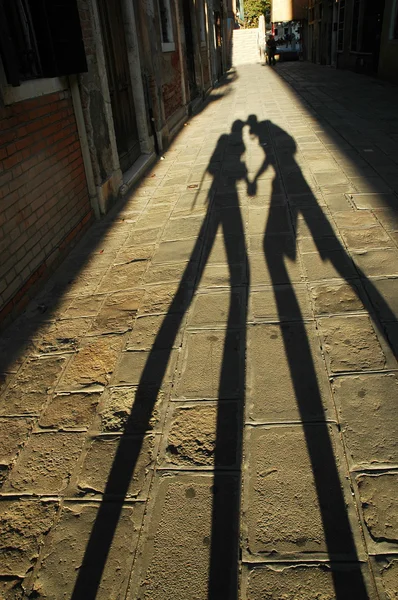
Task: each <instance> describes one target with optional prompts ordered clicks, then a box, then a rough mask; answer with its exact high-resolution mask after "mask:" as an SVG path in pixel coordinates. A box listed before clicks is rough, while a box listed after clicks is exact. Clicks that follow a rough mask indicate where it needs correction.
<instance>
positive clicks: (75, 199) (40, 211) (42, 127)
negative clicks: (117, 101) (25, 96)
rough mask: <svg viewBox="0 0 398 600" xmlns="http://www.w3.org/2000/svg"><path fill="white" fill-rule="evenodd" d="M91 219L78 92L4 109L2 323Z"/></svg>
mask: <svg viewBox="0 0 398 600" xmlns="http://www.w3.org/2000/svg"><path fill="white" fill-rule="evenodd" d="M91 217H92V211H91V207H90V202H89V197H88V192H87V185H86V177H85V173H84V166H83V159H82V154H81V150H80V142H79V136H78V132H77V127H76V121H75V117H74V111H73V106H72V99H71V97H70V92H69V91H64V92H58V93H54V94H49V95H46V96H41V97H39V98H34V99H31V100H27V101H23V102H18V103H16V104H13V105H10V106H6V107H3V108H0V253H1V254H0V255H1V261H0V323H1V322H2V321H3V322H4V320H5V319H6V318H9V317H10V315H12V314H13V313H16V312H18V310H20V309H21V308H22V305H23V304H24V303H25V302H26V301H27V300H28V299H29V290H30V289H31V288H32V286H33V284H36V283H37V281H38V280H39V279H41V278H43V277H44V276H45V274H46V272H47V271H48V270H49V269H50V265H51V264H53V263H54V262H56V261H57V258H59V257H61V256H62V255H63V254H64V253H65V252H66V250H67V247H68V245H69V244H70V243H71V241H72V239H73V238H74V237H75V235H76V234H77V233H78V232H79V230H81V229H82V227H83V226H84V224H85V223H87V222H88V221H89V220H90V219H91Z"/></svg>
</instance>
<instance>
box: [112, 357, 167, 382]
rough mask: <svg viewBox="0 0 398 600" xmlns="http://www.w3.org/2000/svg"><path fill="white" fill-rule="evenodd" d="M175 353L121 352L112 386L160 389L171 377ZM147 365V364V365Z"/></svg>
mask: <svg viewBox="0 0 398 600" xmlns="http://www.w3.org/2000/svg"><path fill="white" fill-rule="evenodd" d="M175 361H176V351H175V350H172V349H171V348H170V349H165V350H158V349H157V348H156V349H153V350H152V351H151V352H149V351H137V352H136V351H133V350H131V351H128V352H123V353H122V355H121V358H120V360H119V363H118V365H117V367H116V369H115V372H114V374H113V377H112V381H111V382H112V385H115V386H116V385H140V386H144V387H148V386H149V387H150V386H155V387H157V386H158V387H160V385H161V384H162V382H163V383H165V382H170V381H171V379H172V377H173V372H174V367H175ZM147 363H148V364H147Z"/></svg>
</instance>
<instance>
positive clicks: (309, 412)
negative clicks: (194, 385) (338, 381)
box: [247, 322, 335, 423]
mask: <svg viewBox="0 0 398 600" xmlns="http://www.w3.org/2000/svg"><path fill="white" fill-rule="evenodd" d="M304 335H305V336H306V338H304ZM285 344H286V345H287V346H288V347H289V348H290V350H291V352H292V356H295V357H296V359H297V360H299V357H302V356H303V353H304V352H306V347H307V345H308V347H309V349H310V352H311V355H312V364H306V362H304V361H302V362H301V363H300V364H299V365H294V366H293V365H291V364H290V362H289V359H288V357H287V356H286V350H285ZM304 400H305V402H304ZM247 406H248V408H247V417H248V418H249V419H250V420H252V421H255V422H263V423H267V422H271V423H274V422H286V421H295V420H298V421H300V420H301V419H305V420H319V419H321V420H323V419H324V418H325V415H327V417H328V418H330V419H334V418H335V415H334V411H333V408H332V405H331V402H330V389H329V383H328V380H327V377H326V373H325V367H324V364H323V360H322V354H321V348H320V341H319V338H318V336H317V333H316V329H315V325H314V323H311V322H310V323H306V324H305V325H302V324H297V323H283V324H282V325H271V324H262V325H260V324H259V325H254V326H251V327H250V328H249V331H248V351H247Z"/></svg>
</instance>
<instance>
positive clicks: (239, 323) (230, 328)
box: [72, 115, 394, 600]
mask: <svg viewBox="0 0 398 600" xmlns="http://www.w3.org/2000/svg"><path fill="white" fill-rule="evenodd" d="M245 126H248V127H249V128H250V132H251V134H252V135H253V136H255V137H256V138H257V139H258V142H259V145H260V147H261V148H262V150H263V151H264V161H263V163H262V165H261V167H260V169H259V171H258V172H257V174H256V175H255V177H254V178H253V179H252V180H249V177H248V169H247V166H246V164H245V163H244V162H243V161H242V155H243V153H244V151H245V145H244V142H243V137H242V133H243V129H244V127H245ZM281 151H282V153H283V159H284V161H285V163H288V164H290V165H291V167H292V168H293V170H294V172H295V186H296V189H299V190H300V194H303V195H305V198H306V209H305V210H302V209H301V208H300V206H297V205H295V206H289V203H288V201H287V200H286V197H285V195H283V194H281V191H280V189H278V186H279V182H278V180H277V177H276V176H275V177H274V180H273V188H272V196H271V199H270V206H269V213H268V221H267V224H266V228H265V231H264V238H263V250H264V256H265V261H266V264H267V266H268V270H269V273H270V276H271V282H272V286H273V291H274V296H275V300H276V305H277V309H278V313H279V321H281V322H282V325H281V335H282V338H283V343H284V349H285V354H286V357H287V360H288V363H289V369H290V375H291V380H292V382H293V387H294V393H295V398H296V402H297V407H298V411H299V414H300V417H301V421H302V424H303V430H304V436H305V442H306V446H307V450H308V454H309V457H310V463H311V466H312V473H313V477H314V482H315V488H316V493H317V497H318V504H319V509H320V513H321V520H322V525H323V530H324V536H325V540H326V545H327V551H328V554H329V558H330V560H331V561H332V566H331V571H332V575H333V583H334V588H335V597H336V599H337V600H352V598H355V599H356V600H366V599H367V598H368V595H367V591H366V587H365V583H364V580H363V577H362V573H361V570H360V563H359V560H358V556H357V551H356V546H355V543H354V536H353V532H352V529H351V524H350V521H349V517H348V513H347V507H346V502H345V498H344V495H343V490H342V485H341V482H340V479H339V473H338V468H337V465H336V460H335V455H334V452H333V447H332V441H331V438H330V430H329V428H328V425H327V422H326V417H325V412H324V407H323V403H322V398H321V392H320V389H319V384H318V380H317V375H316V372H315V366H314V358H313V356H312V352H311V347H310V342H309V339H308V336H307V330H306V328H305V325H304V320H303V315H302V313H301V309H300V306H299V303H298V300H297V296H296V293H295V290H294V286H293V283H292V282H291V280H290V277H289V273H288V271H287V269H286V264H285V260H286V259H288V260H289V261H296V260H297V249H296V248H297V244H296V232H297V221H298V217H299V215H300V214H301V216H302V218H303V219H304V220H305V222H306V224H307V227H308V228H309V230H310V231H311V234H312V237H313V242H314V244H315V245H316V248H317V250H318V252H319V255H320V256H321V258H322V260H323V261H325V262H330V263H331V264H332V265H333V267H334V268H335V269H336V271H337V272H338V273H339V275H340V276H341V277H342V278H343V279H345V280H346V281H347V283H348V284H349V285H350V286H351V287H352V289H353V290H354V292H355V293H357V288H356V286H355V284H354V283H353V282H354V280H353V279H352V278H351V275H352V269H353V268H354V266H353V265H352V263H351V260H350V258H349V257H348V256H347V254H346V252H345V249H344V248H343V246H342V245H341V243H340V241H339V240H338V238H337V237H336V236H335V233H334V231H333V229H332V227H331V226H330V223H329V221H328V219H327V217H326V216H325V214H324V212H323V211H322V209H321V207H320V206H319V205H318V202H317V200H316V198H315V196H314V195H313V193H312V190H311V188H310V187H309V185H308V184H307V182H306V180H305V178H304V176H303V174H302V172H301V170H300V167H299V165H298V164H297V162H296V159H295V153H296V144H295V142H294V140H293V138H292V137H291V136H289V134H288V133H287V132H286V131H284V130H283V129H281V128H280V127H278V126H277V125H276V124H274V123H272V122H271V121H262V122H258V121H257V118H256V116H254V115H251V116H249V118H248V121H247V122H246V123H244V122H242V121H235V122H234V124H233V126H232V129H231V132H230V134H228V135H227V134H225V135H222V136H221V137H220V138H219V140H218V143H217V146H216V148H215V150H214V153H213V155H212V157H211V159H210V162H209V164H208V167H207V172H208V173H209V174H210V175H211V176H212V177H213V180H212V185H211V187H210V190H209V192H208V198H207V200H208V207H207V212H206V215H205V217H204V220H203V224H202V227H201V230H200V233H199V235H198V238H197V241H196V244H195V246H194V249H193V252H192V255H191V259H190V261H189V263H188V265H187V267H186V269H185V272H184V274H183V276H182V278H181V281H180V284H179V287H178V290H177V292H176V294H175V296H174V298H173V300H172V302H171V305H170V307H169V310H168V313H167V314H166V316H165V318H164V320H163V322H162V325H161V327H160V329H159V331H158V333H157V336H156V339H155V341H154V343H153V346H152V349H151V352H150V353H149V356H148V359H147V362H146V364H145V367H144V370H143V373H142V376H141V380H140V383H139V386H138V390H137V393H136V397H135V401H134V404H133V406H132V408H131V413H130V416H129V419H128V422H127V424H126V429H125V431H126V432H128V431H131V429H133V424H134V423H135V422H140V423H143V428H142V431H143V432H145V431H146V430H147V429H148V426H149V421H150V419H151V416H152V413H153V409H154V406H155V402H156V400H157V396H158V393H159V391H160V388H161V385H162V382H163V380H164V377H165V374H166V369H167V365H168V362H169V359H170V355H171V352H172V348H173V347H174V345H175V340H176V336H177V333H178V331H179V328H180V326H181V323H182V320H183V318H184V315H185V314H186V312H187V310H188V308H189V306H190V304H191V302H192V299H193V295H194V293H195V291H196V290H197V288H198V286H199V284H200V281H201V278H202V275H203V272H204V268H205V266H206V264H207V262H208V259H209V256H210V253H211V250H212V248H213V245H214V242H215V237H216V234H217V232H218V230H219V229H221V231H222V235H223V237H224V243H225V249H226V253H227V260H228V266H229V278H230V309H229V314H228V324H227V330H226V336H225V341H224V348H223V356H222V367H221V372H220V378H219V384H218V409H217V430H216V448H215V455H214V466H215V471H214V484H213V488H212V492H213V499H212V525H211V526H212V530H211V540H210V566H209V581H208V598H209V599H211V600H221V599H225V600H227V599H228V600H237V598H238V558H239V518H240V488H241V472H242V435H243V424H244V420H243V414H244V398H245V378H246V377H245V370H246V369H245V364H244V358H245V349H246V337H247V335H246V330H247V312H248V310H247V307H248V298H249V291H250V270H249V262H248V255H247V250H246V241H245V234H244V227H243V220H242V214H241V210H240V205H239V198H238V190H237V187H238V185H241V184H242V182H245V184H246V186H247V190H248V193H249V195H251V196H255V195H256V193H257V183H258V180H259V178H260V177H261V175H262V174H263V173H264V172H265V171H266V170H267V169H270V168H273V169H275V173H276V172H277V169H278V168H279V160H280V157H281ZM281 207H284V209H285V211H286V214H288V213H287V210H286V209H287V208H289V209H290V215H291V217H290V222H289V223H290V224H289V227H290V234H289V235H286V233H283V232H281V226H280V209H281ZM309 209H310V210H309ZM318 228H321V229H322V231H323V232H324V236H325V237H328V238H329V239H330V240H332V241H333V243H332V246H333V251H329V250H328V249H326V248H325V247H324V244H323V243H321V241H320V238H319V235H318ZM336 250H337V251H336ZM347 264H349V265H350V269H347ZM356 278H357V279H358V278H359V279H361V280H362V281H365V282H366V286H367V289H368V290H371V297H372V299H373V301H376V303H377V305H378V306H379V307H382V310H383V312H384V314H386V315H388V317H389V319H390V320H394V315H393V314H392V312H391V310H390V308H389V307H388V305H387V303H386V302H385V301H384V299H383V298H382V297H381V296H380V294H379V293H378V291H377V290H376V289H375V288H374V286H373V284H372V283H371V282H370V281H369V280H367V279H366V277H365V275H364V274H363V273H362V272H361V270H360V269H358V268H357V267H356ZM280 284H283V290H282V288H281V285H280ZM238 287H239V289H240V290H241V291H243V303H242V304H243V305H242V304H240V305H239V302H238V303H237V295H236V294H235V293H234V291H236V289H237V288H238ZM361 299H362V298H361ZM362 300H363V299H362ZM367 309H368V310H369V311H370V312H372V313H373V312H374V311H373V307H372V305H371V303H370V301H368V304H367ZM286 314H288V315H289V321H292V322H294V327H293V326H292V325H291V324H289V323H283V320H284V317H285V315H286ZM380 331H381V332H382V334H383V335H384V332H383V330H382V328H381V327H380ZM225 400H230V401H231V400H232V402H231V403H230V402H229V403H228V405H229V406H228V409H227V405H226V403H225V402H224V401H225ZM231 404H232V406H233V414H232V415H231V412H230V410H231V408H230V406H231ZM314 415H315V416H316V421H317V426H316V427H315V426H314ZM143 440H144V433H142V434H141V435H138V436H137V438H136V440H135V443H134V445H133V446H128V436H127V434H126V433H125V434H124V435H123V436H122V439H121V442H120V445H119V448H118V451H117V453H116V455H115V459H114V462H113V465H112V468H111V471H110V473H109V477H108V481H107V485H106V489H105V493H104V496H103V500H102V503H101V506H100V509H99V511H98V513H97V517H96V520H95V523H94V526H93V528H92V531H91V536H90V539H89V542H88V545H87V548H86V551H85V556H84V560H83V563H82V566H81V568H80V569H79V573H78V577H77V581H76V584H75V588H74V592H73V595H72V598H73V600H91V599H94V598H95V597H96V595H97V591H98V589H99V586H100V581H101V576H102V574H103V570H104V567H105V564H106V561H107V557H108V553H109V550H110V548H111V545H112V540H113V536H114V533H115V530H116V527H117V524H118V521H119V518H120V515H121V510H122V506H123V502H124V500H125V497H126V494H127V491H128V488H129V484H130V480H131V478H132V476H133V474H134V470H135V468H136V464H137V460H138V457H139V454H140V451H141V448H142V444H143ZM226 450H227V451H226ZM231 456H236V457H237V459H236V461H233V463H234V464H233V465H232V466H231ZM333 561H335V562H333ZM339 562H340V563H341V562H349V563H351V564H353V565H354V568H353V569H352V570H351V571H350V578H349V581H348V582H347V575H346V574H344V573H343V572H342V571H341V569H340V568H338V567H334V566H333V564H338V563H339ZM148 585H149V586H150V582H149V583H148ZM147 593H150V590H149V588H148V587H147Z"/></svg>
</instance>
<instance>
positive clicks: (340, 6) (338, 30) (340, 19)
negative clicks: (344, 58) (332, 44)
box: [337, 0, 345, 52]
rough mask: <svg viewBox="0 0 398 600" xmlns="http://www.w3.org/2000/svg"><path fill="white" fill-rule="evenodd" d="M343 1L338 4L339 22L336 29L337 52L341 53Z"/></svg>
mask: <svg viewBox="0 0 398 600" xmlns="http://www.w3.org/2000/svg"><path fill="white" fill-rule="evenodd" d="M344 17H345V0H340V2H339V20H338V28H337V50H338V51H339V52H341V51H342V50H343V45H344Z"/></svg>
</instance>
